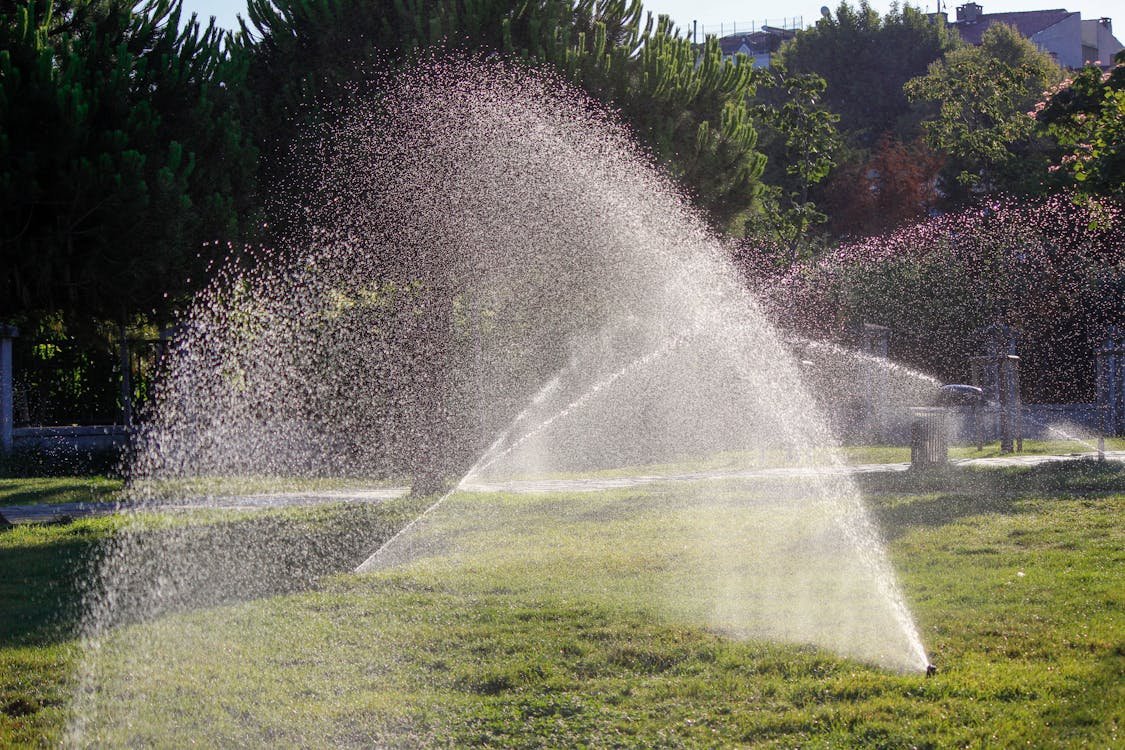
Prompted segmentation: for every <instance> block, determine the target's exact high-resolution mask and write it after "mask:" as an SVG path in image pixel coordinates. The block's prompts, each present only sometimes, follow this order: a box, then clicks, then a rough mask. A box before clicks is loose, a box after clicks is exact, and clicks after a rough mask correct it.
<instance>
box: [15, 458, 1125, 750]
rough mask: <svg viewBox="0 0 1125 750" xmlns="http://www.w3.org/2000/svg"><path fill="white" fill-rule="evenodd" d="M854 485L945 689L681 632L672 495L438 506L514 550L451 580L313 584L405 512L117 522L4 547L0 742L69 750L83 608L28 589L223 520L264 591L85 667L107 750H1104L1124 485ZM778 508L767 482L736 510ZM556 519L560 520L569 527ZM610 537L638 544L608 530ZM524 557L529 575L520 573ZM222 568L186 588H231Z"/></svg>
mask: <svg viewBox="0 0 1125 750" xmlns="http://www.w3.org/2000/svg"><path fill="white" fill-rule="evenodd" d="M860 481H862V482H863V484H864V487H863V488H864V492H865V495H866V497H867V498H868V504H869V507H870V508H871V509H872V511H873V514H874V515H875V517H876V520H877V522H878V524H879V526H880V528H881V530H882V532H883V535H884V536H885V537H886V539H887V540H888V545H889V553H890V555H891V558H892V561H893V563H894V567H895V569H896V571H897V573H898V577H899V581H900V584H901V586H902V589H903V590H904V592H905V594H906V596H907V598H908V600H909V601H910V604H911V608H912V611H913V613H914V615H915V618H916V620H917V621H918V623H919V626H920V629H921V631H922V633H923V636H924V640H925V641H926V644H927V646H928V647H929V649H930V653H931V655H932V658H933V660H934V661H935V662H936V663H937V664H938V665H939V666H940V668H941V671H940V673H939V674H938V675H937V676H936V677H934V678H930V679H927V678H924V677H921V676H919V675H915V674H905V675H904V674H898V673H895V672H893V671H886V670H883V669H879V668H877V667H871V666H867V665H865V664H862V663H859V662H856V661H850V660H847V659H842V658H840V657H837V656H834V655H832V654H830V653H828V652H826V651H822V650H819V649H816V648H813V647H809V646H799V645H782V644H779V643H775V642H772V641H768V640H756V639H753V638H750V639H743V638H731V637H729V636H728V635H724V634H723V633H722V632H720V631H718V630H716V629H714V628H711V627H707V626H704V625H701V624H699V623H698V622H695V621H693V617H692V616H693V614H697V613H692V612H691V611H690V610H686V609H685V610H674V609H673V610H670V609H669V608H668V607H666V606H663V605H662V604H661V601H662V598H664V597H666V596H667V588H666V587H663V586H656V585H653V582H654V581H658V580H659V578H660V576H661V575H662V573H661V571H662V568H661V560H662V559H664V556H665V555H667V554H672V553H673V552H675V550H673V549H672V545H665V546H667V549H664V548H663V547H661V546H660V545H659V544H657V545H655V547H656V548H655V549H654V548H653V547H654V545H653V544H651V542H652V541H653V540H654V539H655V540H656V541H660V539H661V538H660V537H653V536H652V535H653V534H655V533H656V532H658V531H659V530H660V529H667V528H669V524H671V525H672V526H675V524H678V523H687V520H686V519H690V517H691V515H692V513H693V512H694V511H695V510H696V508H695V507H693V506H692V505H691V504H690V502H689V501H688V500H685V498H684V496H682V495H681V494H679V493H681V492H683V488H682V487H677V488H668V487H660V486H653V487H647V488H644V489H637V490H628V491H617V492H611V493H589V494H586V495H582V496H580V497H579V496H571V497H567V496H512V495H487V496H485V495H472V496H464V497H455V498H453V499H452V500H451V501H450V502H451V503H454V504H456V503H460V504H462V505H461V507H462V510H469V509H471V508H472V507H474V504H475V507H476V508H477V509H478V512H475V513H460V514H455V515H456V517H457V518H458V519H459V520H458V521H457V523H458V534H457V536H456V537H453V536H452V535H451V536H450V537H449V539H454V538H456V539H458V540H462V541H461V542H460V544H462V545H464V547H461V548H459V549H461V550H464V549H469V548H471V547H472V545H473V543H474V542H473V540H474V538H475V535H479V537H480V538H481V539H485V538H487V537H488V536H489V535H490V534H491V533H492V530H493V529H494V528H496V527H497V525H500V526H502V527H504V528H507V529H509V530H510V535H509V536H508V537H507V539H508V541H509V542H510V543H509V544H508V545H505V546H504V548H503V549H496V550H492V551H491V552H489V554H488V555H485V556H483V557H482V556H480V555H479V554H477V555H470V556H466V557H462V564H460V565H457V564H450V562H449V561H448V560H447V559H446V556H448V555H454V556H456V555H457V554H459V552H458V549H455V548H451V547H444V548H442V549H441V550H440V554H437V555H436V556H433V557H427V556H428V555H432V554H433V553H434V549H433V548H428V549H425V550H421V551H420V552H421V557H420V558H419V559H416V560H415V561H414V563H413V564H411V565H406V566H402V567H398V568H395V569H392V570H389V571H383V572H379V573H375V574H371V575H363V576H355V575H337V576H328V577H324V576H322V575H318V574H315V571H317V570H319V571H321V572H326V571H328V570H332V569H336V570H339V569H341V568H344V569H346V568H347V567H348V566H349V565H351V564H354V563H355V562H357V561H358V560H360V559H362V558H363V556H364V554H365V553H366V551H367V548H366V545H367V544H369V543H370V542H371V540H372V539H374V538H378V537H385V536H386V535H387V534H389V533H390V530H391V529H392V528H395V527H396V526H398V525H401V523H402V522H403V520H404V519H405V518H407V517H409V516H410V515H411V513H413V512H415V511H416V510H417V508H418V507H419V506H417V505H414V506H411V505H410V504H409V503H410V502H411V501H405V500H404V501H401V502H398V503H397V504H396V503H390V504H388V505H387V506H386V507H384V508H369V509H366V510H365V511H364V512H366V513H367V514H369V515H367V516H365V517H363V518H359V519H353V518H350V517H346V516H341V515H340V514H341V513H345V512H347V513H351V512H354V509H348V510H347V511H345V510H344V509H336V510H326V509H321V510H318V511H315V512H313V511H302V512H301V513H285V514H268V515H261V514H259V515H257V516H253V517H250V516H246V517H238V518H236V519H234V520H231V521H229V522H225V521H223V520H222V517H220V516H215V517H211V518H208V519H206V520H205V522H198V523H195V524H194V525H190V524H187V522H186V521H184V520H183V519H174V520H171V521H169V520H161V521H155V520H153V521H151V522H150V523H149V524H148V525H147V526H145V527H142V528H140V529H131V530H127V529H125V528H123V526H122V523H123V522H122V520H121V519H120V518H107V519H99V520H97V521H81V522H78V523H75V524H71V525H69V526H52V527H37V528H26V529H18V530H15V531H11V530H10V531H6V532H0V556H6V559H4V560H3V563H4V564H3V569H4V570H20V571H21V573H20V574H19V575H18V576H16V577H14V578H12V579H9V580H7V581H6V582H0V586H3V587H4V588H0V591H2V592H3V597H4V602H5V606H4V607H2V608H0V745H19V744H28V745H36V744H57V743H58V741H59V740H60V738H61V736H62V735H61V733H62V731H63V726H64V720H65V718H64V706H63V703H64V700H65V699H66V698H67V696H69V695H70V693H71V691H72V690H73V686H72V682H71V675H73V674H74V671H75V669H76V664H77V661H78V657H79V654H78V652H77V649H76V647H75V646H74V641H73V640H72V629H71V626H72V625H73V607H72V606H70V605H67V604H66V603H65V602H66V601H67V597H68V596H70V601H71V603H72V602H73V597H72V596H71V595H67V596H53V595H51V594H50V593H44V594H42V595H41V596H40V595H38V594H37V592H40V591H43V592H47V591H49V589H48V585H49V584H57V583H58V582H60V581H65V580H67V579H68V577H69V576H68V573H70V574H72V571H81V570H83V569H84V568H83V565H84V564H85V563H84V562H83V561H84V560H86V559H88V555H89V553H90V551H91V550H92V548H93V547H92V545H94V544H96V543H97V541H98V540H103V539H106V538H108V537H110V536H114V537H120V536H121V535H122V534H126V533H131V534H136V535H139V536H140V538H142V539H145V540H148V542H147V543H151V544H157V545H159V547H157V548H159V549H181V548H182V546H184V545H187V546H190V545H193V544H197V543H201V542H206V541H207V540H208V539H213V538H214V536H213V535H212V536H209V535H208V534H207V533H206V530H207V529H210V528H213V527H214V525H215V524H222V523H230V524H231V525H232V527H233V528H232V529H225V530H224V533H223V535H222V538H223V539H225V540H227V543H228V544H230V545H232V546H234V547H245V546H246V542H247V541H249V540H254V541H256V542H261V541H262V540H264V539H269V540H271V541H270V544H271V546H270V548H269V549H268V550H266V551H265V553H264V554H262V555H259V556H255V557H254V558H252V559H251V560H250V561H249V562H250V563H252V564H253V565H257V566H258V568H257V569H255V570H251V571H249V572H248V573H247V575H246V580H248V581H249V580H255V579H257V578H262V577H264V578H266V579H267V581H266V582H265V583H264V584H262V585H261V586H260V587H259V588H258V589H256V590H241V591H240V592H239V593H238V595H236V596H233V597H229V596H228V597H227V598H225V599H224V598H221V597H218V598H207V597H202V598H198V599H196V600H194V601H186V602H182V603H181V605H182V606H174V607H172V608H171V609H172V611H169V612H168V613H167V614H165V615H163V616H161V617H159V618H156V619H154V620H151V621H148V622H138V623H133V624H125V625H122V626H120V627H119V628H117V629H116V630H115V631H114V635H113V637H112V638H111V639H110V640H109V641H108V642H107V647H106V649H105V651H104V652H103V655H102V657H100V658H101V659H103V661H102V662H101V665H100V666H101V667H102V669H103V670H104V671H103V672H101V675H102V676H104V677H105V680H104V682H102V683H101V684H100V690H101V691H102V692H101V694H100V696H99V697H100V698H101V699H102V700H105V701H107V705H111V706H112V708H111V710H110V711H109V712H108V713H107V714H106V715H100V716H98V717H96V721H95V724H94V726H93V729H94V736H96V738H97V744H103V745H111V746H115V745H130V746H131V745H149V744H151V745H156V746H173V745H179V744H185V743H186V742H187V741H189V740H195V741H199V740H201V739H204V738H205V741H206V742H207V743H208V744H213V745H222V746H226V745H252V746H267V745H268V746H278V745H293V744H297V745H325V744H334V745H345V746H347V745H359V746H373V745H390V746H403V747H414V746H426V745H430V746H449V747H459V746H465V745H482V746H498V747H501V746H502V747H569V746H599V747H600V746H625V747H629V746H636V747H683V746H703V747H715V746H737V745H746V744H751V745H760V746H767V747H769V746H776V747H793V746H802V747H855V746H859V747H912V746H913V747H954V746H996V747H1009V746H1015V745H1017V744H1019V745H1031V746H1036V747H1045V746H1059V747H1066V746H1078V745H1089V746H1093V747H1109V746H1115V745H1120V743H1121V740H1122V738H1121V731H1122V729H1121V723H1122V721H1125V692H1123V690H1125V688H1123V686H1125V680H1122V677H1123V676H1125V635H1123V634H1125V591H1123V590H1122V588H1121V585H1120V581H1121V580H1122V579H1123V577H1125V551H1123V550H1125V531H1123V528H1122V525H1121V523H1120V518H1121V514H1122V512H1123V511H1125V472H1123V471H1122V469H1121V467H1119V466H1114V465H1108V466H1107V465H1099V464H1097V463H1094V462H1075V463H1073V464H1069V465H1065V466H1060V465H1053V466H1043V467H1035V468H1032V469H995V470H988V471H984V470H978V471H967V470H963V469H961V470H956V469H955V470H951V471H949V472H947V473H943V474H929V475H914V474H895V475H869V476H864V477H861V478H860ZM785 488H789V489H785ZM791 490H792V483H789V484H786V483H780V482H779V483H770V484H768V485H761V486H760V487H759V488H758V489H756V490H754V491H755V492H765V493H767V494H773V493H776V492H779V491H781V492H789V491H791ZM451 509H454V508H451ZM552 509H558V510H562V509H565V510H566V513H567V515H566V519H567V520H566V523H565V524H564V523H563V521H562V520H558V519H559V516H558V514H555V515H554V517H555V518H556V521H552V520H551V519H552V512H551V511H552ZM486 510H487V511H488V512H487V513H486V512H484V511H486ZM647 511H653V512H647ZM657 511H658V512H657ZM753 512H754V513H757V512H760V510H754V511H753ZM451 515H454V514H451ZM444 523H446V521H444V520H442V519H440V518H436V519H435V521H434V526H433V528H432V529H431V531H432V532H434V533H433V534H431V535H430V538H438V539H440V538H441V536H442V534H441V531H442V528H441V527H442V525H443V524H444ZM185 528H187V531H185ZM683 528H685V529H693V528H696V527H694V526H690V525H687V526H684V527H683ZM626 529H628V530H630V532H631V533H630V534H629V535H628V537H622V536H621V535H620V534H616V533H611V531H614V530H616V531H622V530H626ZM448 531H449V532H450V533H451V534H452V532H453V528H452V527H450V528H449V529H448ZM232 532H233V533H232ZM317 534H320V535H321V536H320V537H317V536H316V535H317ZM623 538H624V539H625V541H624V542H622V539H623ZM310 539H312V540H314V541H315V542H319V543H313V544H308V543H307V542H308V540H310ZM664 541H667V540H664ZM759 541H760V543H762V544H767V543H769V540H759ZM301 542H305V543H304V544H299V543H301ZM756 543H758V542H756ZM520 545H525V546H526V547H527V548H529V549H535V550H537V551H538V553H539V555H540V558H541V562H536V563H534V564H529V560H528V558H527V557H526V555H525V554H524V553H523V551H522V550H520V549H517V548H518V547H519V546H520ZM685 546H686V545H685ZM692 546H694V545H692ZM297 547H301V548H302V549H303V550H304V552H303V553H300V554H298V553H297V552H296V551H295V548H297ZM285 550H290V552H291V554H293V555H296V556H295V557H290V558H286V557H285V556H283V555H282V553H283V552H284V551H285ZM301 554H303V555H304V557H301ZM543 562H545V563H546V564H542V563H543ZM246 563H247V560H245V559H243V560H242V564H246ZM212 565H213V566H218V567H212V568H211V569H209V570H203V571H196V572H195V574H194V575H195V576H196V577H197V578H198V579H199V580H200V581H206V580H209V579H212V578H214V577H215V576H216V575H226V574H229V572H230V571H229V570H225V569H224V568H223V567H222V566H223V563H222V562H221V561H218V562H213V563H212ZM318 566H319V567H318ZM308 570H313V571H314V574H310V575H307V576H304V577H301V578H300V580H291V578H292V574H293V573H295V572H297V571H308ZM271 571H272V572H271ZM68 590H69V589H68ZM687 598H688V599H690V597H687ZM10 601H11V602H17V603H19V602H24V604H23V605H21V606H23V607H24V609H23V610H22V612H23V615H20V616H18V617H16V616H13V615H12V614H11V612H12V610H10V609H9V607H8V606H7V603H8V602H10ZM670 613H671V614H670ZM154 654H157V655H159V660H151V659H149V658H148V657H151V656H152V655H154ZM137 695H145V696H147V698H146V700H144V701H139V700H137V699H136V698H135V696H137ZM114 701H116V702H114Z"/></svg>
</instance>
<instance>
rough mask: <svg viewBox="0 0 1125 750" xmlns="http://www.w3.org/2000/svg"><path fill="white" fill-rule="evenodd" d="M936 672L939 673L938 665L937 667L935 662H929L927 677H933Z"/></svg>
mask: <svg viewBox="0 0 1125 750" xmlns="http://www.w3.org/2000/svg"><path fill="white" fill-rule="evenodd" d="M935 674H937V667H935V666H934V665H933V664H927V665H926V676H927V677H933V676H934V675H935Z"/></svg>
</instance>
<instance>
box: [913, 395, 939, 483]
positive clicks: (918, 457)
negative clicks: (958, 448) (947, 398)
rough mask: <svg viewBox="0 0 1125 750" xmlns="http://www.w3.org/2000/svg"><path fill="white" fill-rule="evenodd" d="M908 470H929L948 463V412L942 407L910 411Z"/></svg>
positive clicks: (920, 408)
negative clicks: (911, 414)
mask: <svg viewBox="0 0 1125 750" xmlns="http://www.w3.org/2000/svg"><path fill="white" fill-rule="evenodd" d="M912 412H913V419H912V420H911V423H910V468H912V469H930V468H933V467H935V466H944V465H946V464H947V463H949V412H948V410H947V409H945V408H943V407H919V408H915V409H913V410H912Z"/></svg>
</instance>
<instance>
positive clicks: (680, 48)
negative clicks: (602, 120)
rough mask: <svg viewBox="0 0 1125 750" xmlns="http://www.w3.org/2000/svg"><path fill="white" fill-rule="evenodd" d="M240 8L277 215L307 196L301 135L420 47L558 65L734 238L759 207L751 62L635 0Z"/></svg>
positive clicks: (244, 54) (269, 0)
mask: <svg viewBox="0 0 1125 750" xmlns="http://www.w3.org/2000/svg"><path fill="white" fill-rule="evenodd" d="M248 12H249V23H244V24H243V28H242V30H241V33H240V34H239V35H238V36H237V37H236V45H237V48H236V56H237V57H238V58H239V59H240V60H242V64H243V65H244V67H245V69H246V70H247V72H248V85H247V87H246V89H245V91H244V110H245V112H246V113H247V116H248V117H249V118H250V120H251V122H252V123H253V129H254V132H255V135H256V138H257V141H258V142H259V143H260V144H262V148H263V152H264V154H265V157H266V158H265V159H264V168H265V169H266V170H267V172H268V174H267V176H266V180H265V187H266V188H267V190H269V191H277V190H283V191H284V192H285V193H286V196H284V197H283V198H281V199H280V201H279V203H280V204H281V206H282V208H283V209H286V208H289V207H290V206H289V205H287V204H289V203H291V202H292V198H293V196H299V195H300V193H301V191H302V187H301V186H300V185H293V184H291V182H290V181H291V179H292V178H291V166H292V164H293V163H294V161H295V160H300V159H302V158H304V157H303V154H302V153H301V151H300V144H299V143H298V140H299V134H301V133H304V132H309V131H310V130H315V129H316V127H317V126H318V125H320V124H323V123H326V122H333V121H334V120H335V119H336V118H337V117H339V115H340V114H341V112H343V111H346V110H347V109H348V108H349V107H352V106H354V104H355V103H356V101H357V97H358V100H368V99H370V98H371V97H370V95H371V94H375V93H377V90H378V86H379V75H380V74H381V73H386V72H388V71H393V70H394V69H395V68H396V67H397V66H400V65H412V64H416V61H417V59H418V57H419V56H420V55H422V54H423V53H424V52H425V51H426V50H429V51H430V52H434V51H438V53H439V54H440V51H447V52H448V51H453V52H456V53H460V54H463V53H470V54H482V55H487V54H490V53H498V54H501V55H504V56H505V57H508V58H511V59H516V60H521V61H524V62H526V63H528V64H532V65H548V66H552V67H554V68H555V69H557V70H558V71H560V73H561V74H562V75H563V76H564V77H566V78H567V79H569V80H571V81H572V82H574V83H576V84H578V85H579V86H581V87H582V88H584V89H585V90H586V91H587V92H589V93H590V94H591V96H593V97H594V98H596V99H598V100H600V101H603V102H606V103H609V104H611V105H612V106H614V107H615V108H617V109H618V110H620V111H621V113H622V115H623V116H624V119H625V120H626V121H627V122H628V123H629V124H630V125H631V126H632V127H633V129H634V131H635V132H636V133H637V136H638V138H639V139H640V140H641V141H642V142H643V143H644V144H646V145H647V146H648V147H649V148H650V149H651V150H652V152H653V153H654V155H655V156H656V158H657V159H658V160H659V161H661V162H662V163H663V164H664V165H665V166H667V167H668V169H669V171H670V172H671V174H672V175H673V177H674V178H675V179H676V180H677V181H679V183H680V184H681V185H682V186H683V187H684V188H685V189H687V190H688V191H689V192H690V193H692V194H693V195H694V196H695V197H696V198H697V199H698V201H699V202H700V204H701V206H702V208H703V210H704V211H705V213H706V214H707V215H708V216H709V218H710V219H711V220H712V223H713V224H714V225H715V226H716V227H720V228H724V229H729V230H732V231H735V232H739V231H741V228H742V224H743V223H744V222H745V220H746V218H747V216H748V215H749V214H751V213H753V211H754V210H755V209H756V199H757V195H758V192H759V190H760V185H759V182H758V177H759V175H760V174H761V170H762V168H763V166H764V158H763V157H762V155H761V154H759V153H758V152H757V151H756V150H755V145H756V142H757V135H756V132H755V130H754V127H753V123H752V122H751V120H750V117H749V112H748V109H747V105H746V102H745V100H746V98H747V97H748V96H749V95H750V94H752V93H753V85H754V81H753V72H752V69H751V67H750V66H749V65H742V66H736V65H732V64H730V63H725V62H724V61H723V60H722V55H721V52H720V50H719V48H718V44H717V42H715V41H714V40H711V41H709V42H708V43H707V44H705V45H704V46H703V47H702V48H701V49H698V50H697V49H695V48H694V47H693V45H692V44H691V43H690V42H688V41H687V40H686V39H682V38H680V37H678V36H677V35H676V33H675V29H674V28H673V27H672V25H671V23H670V22H669V21H667V20H666V19H661V20H660V21H659V22H656V23H654V22H653V21H652V19H651V18H647V19H643V18H642V10H641V6H640V3H639V2H638V1H637V0H604V1H600V2H595V0H538V1H537V2H529V3H517V4H513V3H507V2H502V1H501V0H479V1H477V2H467V1H465V0H396V1H395V2H385V1H384V2H360V1H359V0H310V1H305V0H251V2H250V3H249V6H248Z"/></svg>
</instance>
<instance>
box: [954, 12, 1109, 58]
mask: <svg viewBox="0 0 1125 750" xmlns="http://www.w3.org/2000/svg"><path fill="white" fill-rule="evenodd" d="M997 23H1003V24H1007V25H1009V26H1013V27H1015V29H1016V30H1017V31H1019V32H1020V34H1022V35H1023V36H1025V37H1027V38H1028V39H1030V40H1031V41H1032V42H1033V43H1034V44H1035V45H1036V46H1037V47H1039V49H1041V50H1042V51H1044V52H1046V53H1048V54H1050V55H1051V56H1052V57H1054V58H1055V60H1056V62H1058V64H1059V65H1062V66H1063V67H1066V68H1081V67H1083V66H1084V65H1087V64H1089V63H1098V64H1100V65H1102V66H1104V67H1108V66H1109V65H1111V64H1112V63H1113V56H1114V55H1115V54H1117V53H1118V52H1119V51H1120V50H1121V49H1123V47H1122V44H1121V42H1119V41H1118V40H1117V38H1116V37H1114V36H1113V25H1112V21H1110V19H1108V18H1098V19H1091V20H1085V21H1084V20H1082V14H1081V13H1072V12H1070V11H1068V10H1063V9H1056V10H1029V11H1019V12H1015V13H985V12H984V8H983V7H982V6H981V5H979V4H977V3H966V4H964V5H959V6H957V20H956V21H953V22H951V23H950V26H952V27H953V28H955V29H957V32H958V33H959V34H960V35H961V38H962V39H964V40H965V41H966V42H968V43H969V44H980V42H981V37H982V36H983V35H984V32H985V30H986V29H988V27H989V26H992V25H993V24H997Z"/></svg>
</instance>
